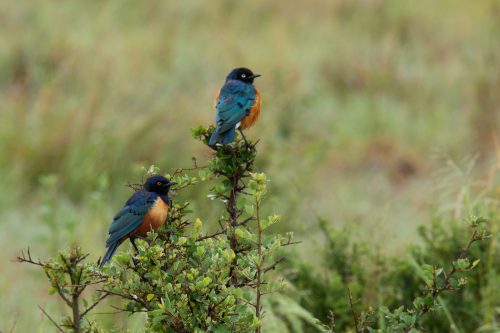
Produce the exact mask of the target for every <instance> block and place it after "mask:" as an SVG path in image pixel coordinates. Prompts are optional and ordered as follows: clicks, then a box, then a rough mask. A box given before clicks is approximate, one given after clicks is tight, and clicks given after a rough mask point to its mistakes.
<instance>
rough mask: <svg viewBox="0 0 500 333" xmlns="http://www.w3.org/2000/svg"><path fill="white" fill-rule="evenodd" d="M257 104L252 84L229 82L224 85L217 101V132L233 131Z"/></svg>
mask: <svg viewBox="0 0 500 333" xmlns="http://www.w3.org/2000/svg"><path fill="white" fill-rule="evenodd" d="M254 102H255V89H254V87H253V86H252V85H251V84H246V83H243V82H240V81H236V80H229V81H227V82H226V84H224V86H223V87H222V89H221V91H220V95H219V99H218V100H217V105H216V109H217V114H216V118H215V120H216V122H217V130H218V132H219V133H224V132H227V131H229V130H231V129H233V128H234V127H235V126H236V124H238V123H239V122H240V121H241V120H242V119H243V118H244V117H245V116H246V115H247V114H248V112H249V110H250V107H251V106H252V105H253V104H254Z"/></svg>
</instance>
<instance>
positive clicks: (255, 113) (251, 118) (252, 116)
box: [241, 88, 262, 129]
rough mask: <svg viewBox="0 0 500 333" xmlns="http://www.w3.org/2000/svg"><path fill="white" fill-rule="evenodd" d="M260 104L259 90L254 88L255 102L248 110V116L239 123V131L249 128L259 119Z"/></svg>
mask: <svg viewBox="0 0 500 333" xmlns="http://www.w3.org/2000/svg"><path fill="white" fill-rule="evenodd" d="M261 104H262V100H261V98H260V92H259V90H257V88H255V102H254V103H253V105H252V107H251V108H250V113H249V114H248V116H246V117H245V118H243V120H242V121H241V129H246V128H249V127H250V126H252V125H253V124H254V123H255V122H256V121H257V119H259V116H260V106H261Z"/></svg>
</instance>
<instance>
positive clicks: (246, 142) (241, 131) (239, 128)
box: [238, 127, 250, 147]
mask: <svg viewBox="0 0 500 333" xmlns="http://www.w3.org/2000/svg"><path fill="white" fill-rule="evenodd" d="M238 131H240V134H241V137H242V138H243V141H245V145H246V146H247V147H248V146H250V145H249V144H248V141H247V138H246V137H245V134H243V130H242V129H241V127H238Z"/></svg>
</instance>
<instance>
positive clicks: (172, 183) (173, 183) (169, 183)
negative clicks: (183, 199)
mask: <svg viewBox="0 0 500 333" xmlns="http://www.w3.org/2000/svg"><path fill="white" fill-rule="evenodd" d="M172 185H177V183H176V182H168V183H166V184H165V185H163V186H165V187H170V186H172Z"/></svg>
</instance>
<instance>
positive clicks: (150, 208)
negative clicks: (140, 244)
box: [100, 175, 176, 268]
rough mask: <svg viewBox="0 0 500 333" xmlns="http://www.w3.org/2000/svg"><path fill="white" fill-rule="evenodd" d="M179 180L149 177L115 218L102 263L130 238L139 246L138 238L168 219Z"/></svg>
mask: <svg viewBox="0 0 500 333" xmlns="http://www.w3.org/2000/svg"><path fill="white" fill-rule="evenodd" d="M174 184H176V183H175V182H171V181H169V180H168V179H167V178H165V177H163V176H160V175H154V176H151V177H149V178H148V179H147V180H146V182H145V183H144V185H143V187H142V189H140V190H138V191H136V192H135V193H134V194H132V196H131V197H130V198H129V199H128V200H127V202H126V203H125V206H124V207H123V208H122V210H120V211H119V212H118V214H116V216H115V217H114V218H113V223H111V226H110V227H109V231H108V232H109V238H108V240H107V241H106V248H107V250H106V254H105V255H104V257H103V259H102V262H101V265H100V267H101V268H102V267H103V266H104V264H105V263H106V262H108V261H110V260H111V258H112V257H113V255H114V254H115V252H116V249H117V248H118V246H120V244H121V243H123V242H124V241H125V240H126V239H127V238H130V241H131V242H132V245H133V246H134V248H135V249H136V250H137V247H136V246H135V239H136V238H144V237H146V236H147V233H148V232H149V231H151V230H156V229H158V228H159V227H160V226H161V225H162V224H163V223H165V220H166V219H167V215H168V209H169V206H170V200H169V198H168V191H169V190H170V186H172V185H174Z"/></svg>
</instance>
